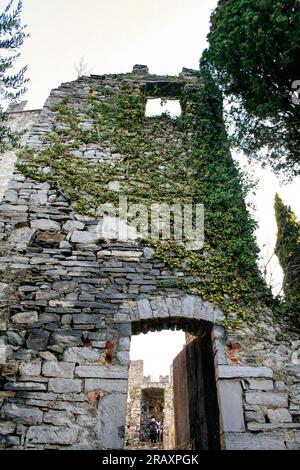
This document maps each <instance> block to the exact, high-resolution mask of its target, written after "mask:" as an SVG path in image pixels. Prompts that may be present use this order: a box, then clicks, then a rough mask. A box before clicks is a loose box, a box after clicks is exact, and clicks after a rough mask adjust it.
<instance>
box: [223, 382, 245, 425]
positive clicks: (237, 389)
mask: <svg viewBox="0 0 300 470" xmlns="http://www.w3.org/2000/svg"><path fill="white" fill-rule="evenodd" d="M217 390H218V396H219V406H220V417H221V422H222V431H223V432H242V431H244V430H245V423H244V414H243V399H242V387H241V384H240V382H237V381H234V380H219V381H218V383H217Z"/></svg>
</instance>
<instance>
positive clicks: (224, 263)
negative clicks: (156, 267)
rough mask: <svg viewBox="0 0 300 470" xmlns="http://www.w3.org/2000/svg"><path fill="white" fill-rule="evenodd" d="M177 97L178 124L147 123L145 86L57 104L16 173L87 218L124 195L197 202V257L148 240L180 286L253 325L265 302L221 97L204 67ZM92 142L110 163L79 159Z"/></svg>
mask: <svg viewBox="0 0 300 470" xmlns="http://www.w3.org/2000/svg"><path fill="white" fill-rule="evenodd" d="M180 98H181V104H182V108H183V113H182V116H181V117H179V118H177V119H175V120H173V119H171V118H170V117H169V116H167V115H164V116H162V117H159V118H145V117H144V108H145V97H144V94H143V92H142V89H141V88H138V87H132V88H129V87H128V85H126V86H125V87H124V88H120V89H119V88H118V89H117V88H112V87H111V88H103V87H102V88H101V89H100V88H99V89H95V90H92V91H91V93H89V96H88V98H87V106H86V109H85V110H80V112H78V111H75V110H74V109H73V108H72V107H71V106H70V104H69V103H68V100H63V101H62V102H61V103H59V104H58V105H57V106H56V107H55V108H54V111H55V112H56V113H57V124H56V126H55V127H54V129H53V131H52V132H51V133H49V134H48V136H47V138H46V142H45V144H46V145H45V148H44V149H42V150H41V151H36V150H33V149H27V150H25V151H23V152H22V154H21V159H20V162H19V165H18V166H19V169H20V170H21V171H23V173H24V174H25V175H27V176H30V177H32V178H36V179H39V180H47V181H48V182H50V184H52V186H53V187H56V188H57V189H59V190H60V191H61V192H62V193H63V194H65V195H66V196H67V197H68V198H70V200H71V201H72V202H73V203H74V207H75V210H77V211H79V212H81V213H84V214H92V215H94V214H95V212H96V210H97V207H98V205H99V204H101V203H104V202H113V203H114V202H118V199H119V195H120V194H124V195H126V196H127V197H128V200H129V202H135V203H139V202H143V203H145V204H147V205H150V204H151V203H153V202H167V203H170V204H174V203H178V202H186V201H193V202H197V203H203V204H204V207H205V244H204V247H203V249H202V250H201V251H199V252H193V251H189V250H187V249H186V248H184V247H183V246H179V245H177V244H176V243H175V242H174V240H172V239H170V240H169V241H168V242H167V243H165V242H164V243H162V242H157V243H155V242H153V241H152V242H150V241H148V243H152V244H154V245H155V247H156V251H157V254H158V256H160V257H161V259H163V260H164V262H166V263H167V264H168V265H169V266H170V267H172V268H174V269H176V270H180V271H182V270H183V271H184V272H185V273H186V276H185V277H184V278H183V279H182V280H180V281H179V280H177V281H176V285H178V286H182V287H185V288H186V289H187V290H188V291H189V292H192V293H194V294H199V295H200V296H201V297H202V298H204V299H207V300H210V301H212V302H214V304H215V305H219V306H220V307H221V308H222V310H223V311H224V312H225V313H226V314H227V315H228V320H226V322H228V325H229V326H237V325H238V323H239V321H240V320H246V321H255V319H256V314H257V313H258V312H259V310H260V309H261V308H262V307H263V306H264V305H265V304H266V303H268V302H269V301H270V298H271V296H270V291H269V289H267V287H266V286H265V284H264V281H263V280H262V278H261V275H260V273H259V270H258V267H257V264H256V258H257V254H258V247H257V245H256V243H255V240H254V237H253V231H254V229H255V223H254V221H253V220H252V219H251V218H250V216H249V214H248V212H247V208H246V205H245V202H244V200H245V196H246V193H247V189H248V187H247V184H246V181H245V180H244V178H243V175H242V173H241V172H240V171H239V170H238V169H237V168H236V166H235V165H234V163H233V160H232V157H231V154H230V151H229V147H228V143H227V140H226V133H225V128H224V124H223V119H222V105H221V97H220V96H219V94H218V91H217V89H216V87H215V85H214V82H213V80H212V79H211V77H210V75H209V73H208V72H207V71H205V70H203V71H202V72H200V73H199V81H198V82H196V84H194V85H193V86H190V85H188V86H186V87H185V89H184V90H183V92H182V96H181V97H180ZM86 119H89V120H91V122H92V126H91V127H90V128H89V129H86V128H83V127H82V126H81V122H82V121H83V120H86ZM91 144H96V146H97V149H98V151H99V152H101V151H103V152H106V153H107V152H109V153H110V155H111V158H110V159H109V161H104V162H103V163H101V162H100V163H92V164H88V163H87V161H86V160H84V159H82V158H78V157H77V156H75V155H76V154H74V152H76V150H80V149H83V148H84V149H86V146H87V145H88V146H89V148H90V147H91ZM45 169H47V170H46V171H45ZM113 180H117V181H120V182H121V191H120V192H115V191H112V190H110V189H108V186H107V184H108V182H110V181H113ZM250 311H251V312H252V313H251V316H250V313H249V312H250Z"/></svg>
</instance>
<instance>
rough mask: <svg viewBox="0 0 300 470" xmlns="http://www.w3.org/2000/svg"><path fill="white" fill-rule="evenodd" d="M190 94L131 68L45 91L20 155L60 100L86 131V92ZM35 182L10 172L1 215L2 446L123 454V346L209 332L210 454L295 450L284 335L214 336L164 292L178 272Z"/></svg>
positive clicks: (41, 139)
mask: <svg viewBox="0 0 300 470" xmlns="http://www.w3.org/2000/svg"><path fill="white" fill-rule="evenodd" d="M194 82H195V78H194V77H193V76H192V75H190V74H189V73H187V72H185V73H184V74H183V75H181V76H180V77H157V76H151V75H148V74H147V70H146V69H143V68H141V69H135V73H133V74H123V75H104V76H92V77H83V78H80V79H79V80H77V81H75V82H72V83H66V84H63V85H62V86H61V87H59V88H58V89H56V90H53V91H52V92H51V95H50V97H49V98H48V100H47V102H46V104H45V106H44V108H43V110H42V111H41V113H40V115H39V117H38V120H37V121H36V123H35V125H34V126H33V127H32V130H31V132H30V135H29V138H28V141H27V145H28V146H29V147H30V148H32V149H34V150H35V151H38V150H40V149H42V148H47V142H45V137H46V136H47V135H48V134H49V132H50V133H51V131H52V129H53V126H55V125H56V124H57V122H56V120H57V113H56V112H55V111H53V105H55V104H58V103H60V102H61V100H62V99H64V98H68V100H69V105H70V106H71V107H72V108H73V109H76V110H77V111H78V113H79V116H80V117H81V125H82V126H83V127H84V128H88V127H89V126H90V125H91V123H90V121H89V120H88V119H87V117H86V115H81V114H80V112H81V110H82V109H84V108H86V107H87V106H88V96H89V94H90V91H91V89H92V88H95V89H97V90H98V94H99V95H100V96H102V95H101V93H102V92H101V90H103V96H102V98H101V99H103V100H105V99H106V96H107V95H106V94H105V90H107V89H108V88H111V87H113V88H118V87H120V86H122V85H124V83H126V84H127V85H128V84H129V85H130V84H132V85H133V87H142V86H144V85H145V84H147V83H151V84H153V83H154V84H157V83H158V84H166V83H167V84H169V85H170V84H172V87H173V89H175V91H174V94H175V95H176V86H177V85H178V87H181V88H182V87H185V86H187V87H189V86H192V84H193V83H194ZM174 87H175V88H174ZM168 129H169V130H168ZM170 129H171V127H170V126H169V127H168V126H167V127H166V128H165V127H163V126H162V128H161V129H160V132H163V131H165V132H167V133H168V138H169V139H172V138H174V139H176V142H177V143H178V145H180V136H181V137H182V138H184V135H183V134H182V131H180V130H177V131H176V133H175V134H172V133H171V130H170ZM172 135H173V137H172ZM154 137H155V136H154ZM164 142H165V140H164V139H162V140H161V136H159V137H158V138H157V145H162V146H163V145H165V144H164ZM73 153H74V155H75V156H76V158H78V159H79V160H82V161H83V162H84V164H85V165H86V167H87V168H88V166H89V165H90V164H92V163H95V162H97V161H102V162H103V161H107V162H108V164H109V162H110V161H111V160H112V159H113V158H121V156H120V155H117V156H116V155H115V153H114V149H113V148H111V146H110V145H109V143H107V142H104V143H102V142H100V143H99V144H95V143H93V144H90V143H87V144H82V145H81V146H80V147H79V148H74V149H73ZM24 158H26V157H24ZM48 171H49V169H48V168H47V167H46V168H41V174H43V175H44V176H45V178H44V180H45V181H38V180H37V179H33V178H32V177H31V176H30V175H27V176H25V175H24V174H23V173H22V172H21V171H20V170H18V169H15V171H14V173H13V175H12V177H11V179H10V182H9V184H8V187H7V190H6V192H5V194H4V197H3V199H2V202H1V204H0V230H1V246H0V256H1V258H0V263H1V264H0V306H1V318H0V332H1V338H0V341H1V343H0V351H1V355H0V359H1V365H0V367H1V391H0V404H1V421H0V436H1V438H0V445H1V447H3V448H12V449H31V448H34V449H44V448H61V449H66V448H68V449H70V448H73V449H74V448H75V449H80V448H85V449H95V448H96V449H104V448H123V446H124V429H125V415H126V406H127V386H128V382H127V381H128V366H129V348H130V338H131V335H132V333H135V334H136V333H139V332H147V331H150V330H156V329H166V328H171V329H172V328H181V329H183V330H184V331H187V332H189V333H192V334H195V335H197V334H199V333H201V330H202V329H203V328H210V329H211V332H212V341H213V346H214V351H215V373H216V380H217V386H218V393H219V408H220V427H221V441H222V447H223V448H226V449H285V448H289V449H294V448H299V446H300V424H299V413H300V411H299V409H300V397H299V393H300V387H299V385H300V379H299V377H300V366H299V340H298V337H297V335H296V334H295V333H291V332H289V331H287V330H285V327H284V324H280V323H278V322H277V323H276V322H274V318H273V315H272V312H271V311H269V310H268V309H266V310H265V311H264V312H262V313H261V315H260V319H259V321H258V322H257V323H256V324H252V325H250V326H249V325H248V324H246V323H245V324H244V325H243V327H240V328H239V329H236V330H234V332H232V330H231V329H227V331H225V330H224V328H223V327H221V326H218V325H216V323H220V322H221V321H222V320H224V315H223V313H222V312H221V311H220V310H219V309H217V308H214V307H213V305H212V304H211V303H209V302H208V301H204V300H202V299H201V297H200V296H199V295H191V294H190V293H188V292H186V291H185V290H184V289H183V288H178V287H172V286H170V281H174V280H176V279H178V278H182V276H183V275H184V273H182V272H181V271H176V269H174V270H171V269H170V268H168V267H167V265H166V264H165V262H164V261H163V260H162V259H161V257H160V256H159V255H158V254H157V253H156V251H155V250H154V249H153V248H149V247H148V246H144V244H143V243H140V242H139V241H131V242H122V241H118V240H112V241H107V239H104V238H103V237H101V234H100V233H99V231H98V230H97V227H98V223H99V222H101V220H100V219H98V218H96V217H94V216H92V215H82V214H80V213H79V212H78V210H76V209H75V204H74V203H73V202H72V201H71V200H70V198H68V197H66V195H65V194H63V192H62V191H61V189H60V187H54V186H53V185H52V186H50V184H49V183H48V182H47V172H48ZM158 281H159V282H158ZM162 281H168V282H169V284H168V285H167V286H164V283H163V282H162ZM233 397H234V400H233Z"/></svg>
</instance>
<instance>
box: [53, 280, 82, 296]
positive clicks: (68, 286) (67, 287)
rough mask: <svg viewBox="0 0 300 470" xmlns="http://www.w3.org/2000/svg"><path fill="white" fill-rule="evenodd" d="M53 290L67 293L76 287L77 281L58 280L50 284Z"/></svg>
mask: <svg viewBox="0 0 300 470" xmlns="http://www.w3.org/2000/svg"><path fill="white" fill-rule="evenodd" d="M52 288H53V290H55V291H58V292H62V293H64V294H69V293H71V292H74V291H75V289H76V288H77V283H76V282H74V281H59V282H54V283H53V285H52Z"/></svg>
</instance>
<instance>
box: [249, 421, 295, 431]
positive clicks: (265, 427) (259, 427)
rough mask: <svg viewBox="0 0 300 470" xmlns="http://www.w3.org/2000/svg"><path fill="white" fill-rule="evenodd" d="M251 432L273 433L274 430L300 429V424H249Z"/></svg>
mask: <svg viewBox="0 0 300 470" xmlns="http://www.w3.org/2000/svg"><path fill="white" fill-rule="evenodd" d="M247 429H248V430H249V431H255V432H256V431H273V430H274V429H300V423H248V424H247Z"/></svg>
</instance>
